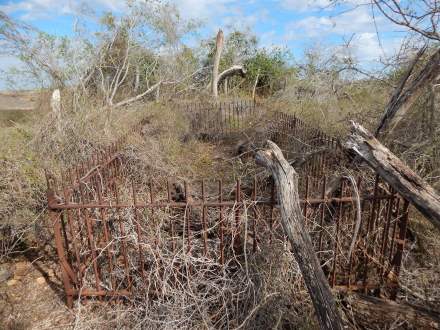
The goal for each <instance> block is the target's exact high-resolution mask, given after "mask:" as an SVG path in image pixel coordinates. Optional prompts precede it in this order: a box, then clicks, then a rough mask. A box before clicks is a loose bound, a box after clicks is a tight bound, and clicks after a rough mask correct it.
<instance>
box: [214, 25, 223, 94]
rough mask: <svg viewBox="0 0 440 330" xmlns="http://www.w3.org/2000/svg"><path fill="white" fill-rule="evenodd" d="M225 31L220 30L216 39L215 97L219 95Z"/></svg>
mask: <svg viewBox="0 0 440 330" xmlns="http://www.w3.org/2000/svg"><path fill="white" fill-rule="evenodd" d="M223 41H224V37H223V31H222V30H218V33H217V38H216V40H215V55H214V66H213V68H212V81H211V87H212V95H213V96H214V97H218V78H219V77H218V67H219V65H220V57H221V56H222V50H223Z"/></svg>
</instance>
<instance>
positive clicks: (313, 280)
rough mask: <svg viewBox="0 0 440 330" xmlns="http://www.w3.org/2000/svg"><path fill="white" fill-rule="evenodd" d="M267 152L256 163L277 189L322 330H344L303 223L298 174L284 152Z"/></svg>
mask: <svg viewBox="0 0 440 330" xmlns="http://www.w3.org/2000/svg"><path fill="white" fill-rule="evenodd" d="M267 145H268V149H266V150H263V151H258V153H257V155H256V162H257V164H259V165H262V166H263V167H265V168H266V169H268V170H269V171H270V172H271V174H272V176H273V178H274V180H275V184H276V187H277V195H278V200H279V204H280V209H281V223H282V225H283V229H284V232H285V233H286V235H287V237H288V238H289V240H290V243H291V244H292V250H293V253H294V256H295V259H296V261H297V262H298V265H299V268H300V270H301V273H302V275H303V278H304V282H305V283H306V286H307V290H308V292H309V294H310V296H311V298H312V302H313V306H314V308H315V311H316V315H317V317H318V321H319V324H320V326H321V328H322V329H342V321H341V318H340V315H339V313H338V310H337V307H336V303H335V300H334V297H333V295H332V292H331V290H330V286H329V284H328V282H327V279H326V277H325V275H324V273H323V271H322V269H321V265H320V264H319V261H318V259H317V257H316V254H315V251H314V249H313V245H312V241H311V239H310V236H309V233H308V232H307V230H306V226H305V224H304V219H303V215H302V212H301V208H300V203H299V195H298V174H297V173H296V171H295V170H294V169H293V167H292V166H290V164H289V162H288V161H287V160H286V159H285V158H284V156H283V153H282V152H281V149H280V148H279V147H278V146H277V145H276V144H275V143H273V142H272V141H267Z"/></svg>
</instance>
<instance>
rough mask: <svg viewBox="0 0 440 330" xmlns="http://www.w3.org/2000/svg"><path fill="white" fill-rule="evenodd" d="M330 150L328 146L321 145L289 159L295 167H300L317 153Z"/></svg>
mask: <svg viewBox="0 0 440 330" xmlns="http://www.w3.org/2000/svg"><path fill="white" fill-rule="evenodd" d="M328 151H330V149H329V148H327V147H321V148H318V149H315V150H312V151H309V152H305V153H301V154H299V155H298V156H297V157H295V158H294V159H289V164H290V165H292V166H293V167H294V168H299V167H301V166H303V165H304V164H305V163H306V162H308V161H309V160H310V159H312V158H313V156H315V155H319V154H322V153H325V152H328Z"/></svg>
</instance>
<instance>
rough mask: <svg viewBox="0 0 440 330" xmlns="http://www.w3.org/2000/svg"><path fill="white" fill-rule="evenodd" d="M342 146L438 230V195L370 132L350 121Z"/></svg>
mask: <svg viewBox="0 0 440 330" xmlns="http://www.w3.org/2000/svg"><path fill="white" fill-rule="evenodd" d="M346 147H347V148H348V149H351V150H352V151H354V152H355V153H356V154H357V155H358V156H360V157H361V158H362V159H363V160H365V161H366V162H367V164H368V165H370V167H371V168H373V169H374V170H375V171H376V173H378V174H379V175H380V176H381V178H382V179H384V180H385V181H386V182H387V183H388V184H389V185H390V186H391V187H393V189H394V190H395V191H397V192H398V193H399V194H400V195H402V197H404V198H405V199H406V200H407V201H409V202H411V204H412V205H414V206H415V207H416V208H417V209H418V210H419V211H420V212H421V213H422V214H423V215H424V216H425V217H426V218H427V219H428V220H429V221H430V222H431V223H432V224H433V225H434V226H436V227H437V228H438V229H440V196H439V195H438V194H437V192H436V191H435V190H434V188H432V187H431V186H430V185H429V184H428V183H427V182H426V181H424V180H423V179H422V178H421V177H420V176H418V175H417V174H416V173H415V172H414V171H412V170H411V169H410V168H409V167H408V166H407V165H406V164H405V163H403V162H402V161H401V160H400V159H399V158H397V157H396V156H395V155H394V154H393V153H392V152H391V151H390V150H389V149H388V148H386V147H385V146H384V145H382V144H381V143H380V142H379V141H378V140H377V139H376V138H375V137H374V136H373V135H372V134H371V133H370V132H368V131H367V130H366V129H365V128H364V127H362V126H361V125H359V124H357V123H354V122H352V132H351V134H350V136H349V138H348V140H347V142H346Z"/></svg>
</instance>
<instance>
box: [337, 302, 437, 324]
mask: <svg viewBox="0 0 440 330" xmlns="http://www.w3.org/2000/svg"><path fill="white" fill-rule="evenodd" d="M344 300H345V301H347V303H348V305H349V308H350V310H351V312H352V313H350V312H348V313H346V315H347V316H348V317H349V318H352V317H350V315H351V314H353V316H354V321H355V323H356V325H358V326H360V327H361V328H366V329H371V328H376V327H377V328H379V329H388V328H391V326H392V325H396V324H399V323H400V324H402V323H406V325H408V326H409V328H410V329H440V314H439V313H438V312H437V311H434V310H431V309H428V308H426V307H423V306H418V305H413V304H409V303H405V302H401V303H396V302H395V301H389V300H385V299H380V298H376V297H371V296H366V295H362V294H356V293H352V294H349V295H348V296H347V297H346V298H345V299H344Z"/></svg>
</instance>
